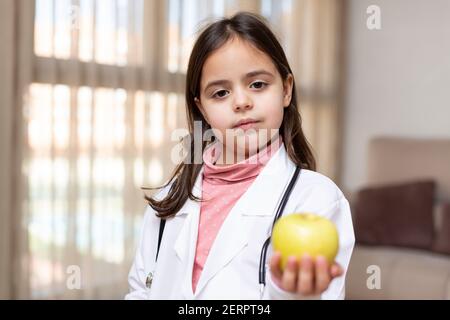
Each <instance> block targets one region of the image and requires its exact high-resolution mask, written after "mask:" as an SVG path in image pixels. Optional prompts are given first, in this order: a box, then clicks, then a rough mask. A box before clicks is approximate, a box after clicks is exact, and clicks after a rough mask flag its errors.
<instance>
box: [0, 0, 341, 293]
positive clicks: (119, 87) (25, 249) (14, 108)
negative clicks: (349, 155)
mask: <svg viewBox="0 0 450 320" xmlns="http://www.w3.org/2000/svg"><path fill="white" fill-rule="evenodd" d="M6 3H7V4H6ZM339 3H340V2H338V1H331V0H327V1H325V0H323V1H322V0H320V1H318V0H298V1H296V0H289V1H286V0H281V1H280V0H278V1H272V0H261V1H260V0H248V1H245V0H239V1H238V0H235V1H231V0H213V1H212V0H166V1H158V0H145V1H144V0H134V1H133V0H128V1H127V0H110V1H102V0H36V1H32V0H20V1H17V2H16V1H9V0H8V1H7V2H3V3H2V6H11V8H13V9H11V12H12V13H13V15H12V16H13V17H14V19H15V20H16V21H15V22H14V23H11V21H9V20H5V21H2V24H5V25H7V26H8V28H10V29H11V28H14V32H13V34H16V35H17V36H16V38H15V39H16V40H15V41H16V43H14V46H12V48H13V49H11V50H15V52H13V51H11V52H6V53H4V52H2V51H1V50H4V49H3V48H2V49H0V53H2V54H6V56H7V57H11V56H16V57H17V63H15V64H13V65H14V66H15V68H16V70H15V72H14V73H15V74H17V76H15V77H14V76H12V75H10V76H11V78H12V80H11V83H14V89H11V90H10V91H9V92H12V93H13V95H12V96H13V98H11V99H9V100H10V103H9V107H8V109H7V110H6V111H2V112H3V113H5V115H6V116H9V117H10V118H13V120H14V121H13V122H12V123H13V124H14V125H13V126H10V127H6V129H4V128H3V127H2V129H3V130H9V131H10V132H12V133H13V134H11V135H6V136H5V137H6V139H3V136H2V143H5V144H6V146H7V147H8V150H9V151H10V152H9V153H8V155H7V156H6V157H2V163H3V162H4V163H5V164H7V165H9V166H10V167H11V168H12V169H11V170H10V171H9V172H6V171H1V172H2V174H6V175H7V178H9V179H8V180H7V181H8V182H9V184H8V185H6V184H5V183H3V181H2V185H1V187H2V189H1V190H6V189H8V188H9V190H12V191H11V192H10V194H8V192H6V193H3V192H2V196H3V195H6V197H7V198H8V201H9V202H5V203H3V202H2V207H1V210H2V212H1V213H2V216H1V218H2V222H3V221H5V223H6V225H7V226H12V227H13V229H11V231H9V232H8V230H7V228H5V227H2V231H5V230H6V231H5V232H6V233H3V232H2V237H3V238H5V241H6V242H2V247H1V248H2V249H1V250H2V264H1V265H0V267H1V268H2V269H0V276H1V277H2V278H1V279H2V283H4V282H3V279H6V280H7V281H6V282H7V283H9V285H7V286H6V285H3V287H2V291H1V292H2V293H3V292H4V295H5V296H9V297H13V298H69V299H72V298H75V299H107V298H108V299H115V298H117V299H120V298H122V297H123V295H124V294H125V293H126V292H127V289H128V288H127V273H128V270H129V268H130V265H131V262H132V259H133V257H134V254H135V247H136V240H137V236H138V234H139V230H140V226H141V222H142V216H143V211H144V208H145V202H144V201H143V197H142V193H141V191H140V187H141V186H142V185H146V186H156V185H161V184H162V183H163V182H165V181H166V180H167V179H168V178H169V176H170V173H171V171H172V170H173V168H174V166H175V164H174V163H172V161H171V156H172V154H171V152H172V151H171V150H172V147H173V146H174V145H175V143H176V139H175V137H172V133H173V131H174V130H175V129H176V128H183V127H184V128H185V127H186V119H185V111H184V98H183V90H184V81H185V72H186V65H187V59H188V56H189V52H190V49H191V47H192V44H193V42H194V40H195V36H196V33H195V31H196V30H197V29H198V28H199V27H201V26H202V25H203V24H204V23H205V22H208V21H210V20H211V18H213V17H219V16H223V15H231V14H233V13H235V12H236V11H239V10H248V11H253V12H258V13H262V14H264V15H265V16H266V17H267V18H268V19H269V20H270V21H271V23H272V25H273V27H274V29H275V31H276V33H277V34H278V35H279V37H280V39H281V40H282V43H283V46H284V47H285V49H286V52H287V54H288V56H289V59H290V62H291V66H292V67H293V70H294V73H295V76H296V79H297V90H298V92H299V94H300V110H301V113H302V115H303V121H304V127H305V131H306V135H307V137H308V138H309V140H310V142H311V143H312V145H313V147H314V150H315V153H316V156H317V158H318V163H319V171H321V172H323V173H325V174H327V175H328V176H330V177H331V178H333V179H337V178H338V170H337V168H338V161H337V159H338V153H337V150H338V143H339V135H340V133H339V121H338V119H339V104H338V98H339V97H338V94H337V93H338V75H339V73H338V65H339V63H338V60H339V55H338V52H339V34H340V29H339V25H340V12H341V6H340V4H339ZM0 9H1V8H0ZM2 12H3V10H2ZM5 101H6V100H5ZM8 128H9V129H8ZM7 211H8V213H7V214H5V212H7ZM3 229H5V230H3ZM5 234H6V235H5ZM3 257H8V260H7V261H8V262H5V261H4V260H3ZM12 270H14V272H12ZM8 275H12V277H8ZM4 288H7V289H4Z"/></svg>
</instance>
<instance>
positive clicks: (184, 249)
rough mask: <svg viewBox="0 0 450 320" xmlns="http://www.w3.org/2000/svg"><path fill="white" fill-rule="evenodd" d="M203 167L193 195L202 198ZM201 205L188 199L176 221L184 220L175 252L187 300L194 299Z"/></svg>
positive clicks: (182, 291)
mask: <svg viewBox="0 0 450 320" xmlns="http://www.w3.org/2000/svg"><path fill="white" fill-rule="evenodd" d="M202 175H203V167H202V169H201V171H200V173H199V175H198V177H197V180H196V181H195V184H194V188H193V192H192V193H193V195H194V196H196V197H198V198H200V197H201V194H202V192H201V186H202ZM199 217H200V203H198V202H197V201H193V200H191V199H189V198H188V200H187V201H186V203H185V204H184V205H183V207H182V208H181V209H180V210H179V212H178V213H177V214H176V215H175V218H174V219H184V222H183V226H182V227H181V230H180V232H179V234H178V236H177V238H176V240H175V243H174V250H175V254H176V256H177V259H178V262H179V263H180V266H181V267H180V268H181V269H182V270H181V272H183V274H184V279H183V281H182V288H181V293H182V295H183V296H184V297H185V298H186V299H192V297H193V292H192V267H193V265H194V258H195V249H196V244H197V234H198V223H199Z"/></svg>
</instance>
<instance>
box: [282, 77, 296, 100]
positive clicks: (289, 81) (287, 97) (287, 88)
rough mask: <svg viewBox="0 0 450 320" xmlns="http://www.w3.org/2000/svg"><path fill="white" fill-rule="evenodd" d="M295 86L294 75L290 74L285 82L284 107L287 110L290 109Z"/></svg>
mask: <svg viewBox="0 0 450 320" xmlns="http://www.w3.org/2000/svg"><path fill="white" fill-rule="evenodd" d="M293 85H294V77H293V76H292V74H288V76H287V77H286V79H285V80H284V81H283V106H284V107H285V108H287V107H289V104H290V103H291V99H292V88H293Z"/></svg>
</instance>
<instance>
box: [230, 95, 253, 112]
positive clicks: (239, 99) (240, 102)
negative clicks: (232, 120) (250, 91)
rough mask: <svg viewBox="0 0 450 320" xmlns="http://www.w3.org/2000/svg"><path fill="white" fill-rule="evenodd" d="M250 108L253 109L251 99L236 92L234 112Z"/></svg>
mask: <svg viewBox="0 0 450 320" xmlns="http://www.w3.org/2000/svg"><path fill="white" fill-rule="evenodd" d="M251 108H253V102H252V100H251V98H250V97H249V96H248V95H247V94H246V93H245V92H243V91H240V90H236V91H235V97H234V104H233V109H234V111H242V110H246V109H251Z"/></svg>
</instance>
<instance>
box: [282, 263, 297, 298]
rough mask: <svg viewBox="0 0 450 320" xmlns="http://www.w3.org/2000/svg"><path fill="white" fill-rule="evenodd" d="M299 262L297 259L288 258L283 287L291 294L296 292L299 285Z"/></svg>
mask: <svg viewBox="0 0 450 320" xmlns="http://www.w3.org/2000/svg"><path fill="white" fill-rule="evenodd" d="M297 273H298V262H297V258H296V257H294V256H291V257H289V258H288V261H287V264H286V268H285V269H284V272H283V276H282V279H281V287H282V288H283V289H284V290H286V291H290V292H294V291H295V289H296V285H297Z"/></svg>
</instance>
